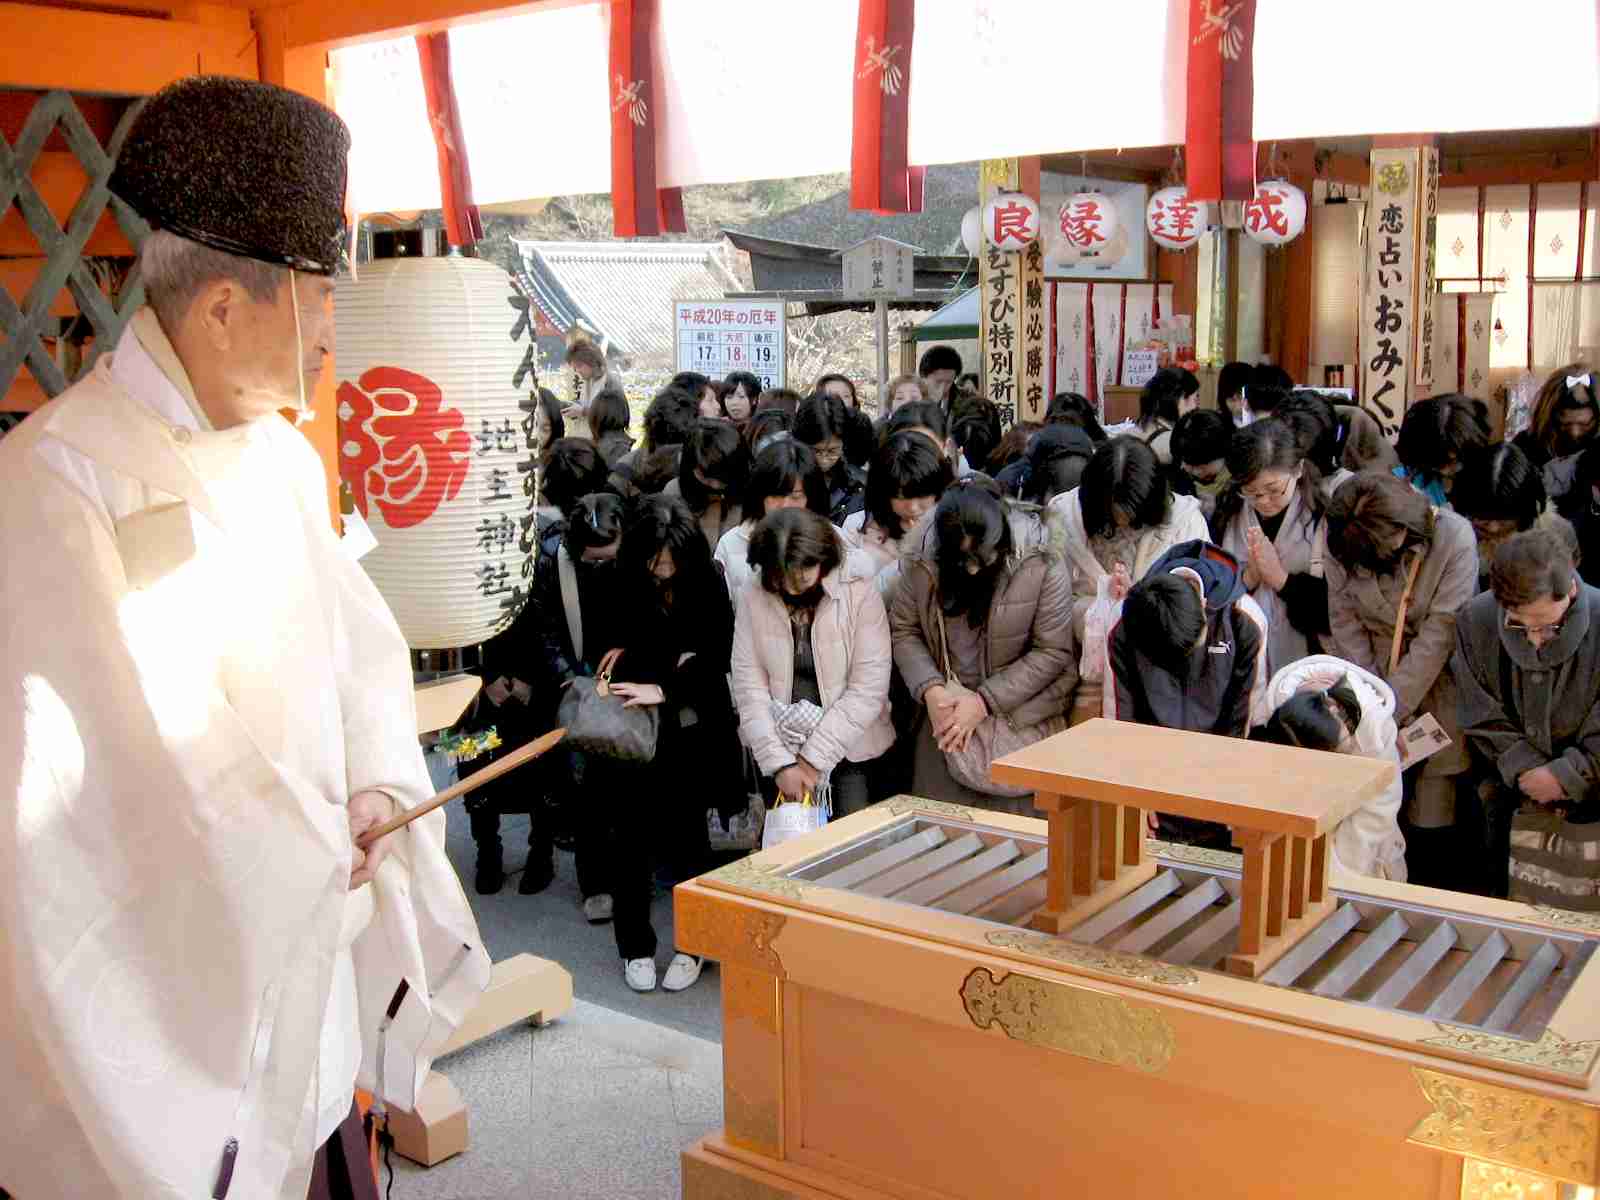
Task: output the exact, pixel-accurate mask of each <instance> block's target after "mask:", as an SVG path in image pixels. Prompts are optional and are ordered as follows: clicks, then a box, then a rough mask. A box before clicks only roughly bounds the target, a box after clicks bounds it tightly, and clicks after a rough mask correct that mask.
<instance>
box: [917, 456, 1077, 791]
mask: <svg viewBox="0 0 1600 1200" xmlns="http://www.w3.org/2000/svg"><path fill="white" fill-rule="evenodd" d="M919 543H920V544H919V545H918V546H917V548H916V549H915V550H914V551H913V552H912V553H911V554H910V555H909V556H908V560H907V562H906V563H905V564H904V571H903V575H902V578H901V580H900V584H899V586H898V587H897V588H896V589H895V591H894V594H893V596H892V598H891V600H890V608H889V627H890V630H891V632H892V634H893V638H894V661H895V666H896V667H897V668H898V669H899V673H900V676H901V678H902V680H903V681H904V683H905V686H906V689H907V691H908V692H909V693H910V698H911V700H912V702H913V703H915V704H916V705H918V706H920V709H921V711H920V713H919V715H918V718H917V720H916V721H915V724H914V731H913V735H912V736H913V739H914V741H913V749H912V752H911V753H912V778H911V790H912V791H913V792H914V793H916V794H917V795H919V796H926V797H929V798H930V799H935V800H949V801H954V802H956V803H960V804H972V805H976V806H977V807H980V808H990V807H1005V802H997V800H996V798H995V797H993V796H989V795H985V794H984V793H981V792H977V791H974V790H973V789H971V788H969V787H967V786H966V785H965V784H963V783H962V782H960V781H959V780H958V779H956V778H955V776H954V775H953V774H952V773H951V771H950V766H949V764H948V762H947V761H946V759H945V752H946V751H947V750H953V749H958V748H962V747H964V746H965V745H966V742H967V740H968V739H969V738H970V737H971V735H972V733H973V731H974V730H975V729H976V728H977V727H978V726H979V725H980V724H981V723H982V722H984V721H985V720H987V719H988V718H989V717H990V716H998V717H1002V718H1004V720H1005V721H1006V722H1007V723H1008V724H1009V725H1010V726H1011V727H1012V729H1014V730H1016V731H1018V732H1019V733H1022V734H1023V735H1024V736H1025V737H1026V738H1027V739H1028V740H1031V741H1037V740H1038V739H1040V738H1043V737H1047V736H1049V735H1050V734H1052V733H1056V732H1059V731H1060V730H1062V729H1065V728H1066V706H1067V702H1068V700H1069V699H1070V697H1071V696H1072V690H1073V687H1074V685H1075V684H1076V683H1077V666H1076V663H1077V656H1076V654H1075V653H1074V647H1073V640H1072V586H1071V578H1070V575H1069V572H1068V570H1067V566H1066V564H1065V563H1064V562H1062V561H1061V558H1060V556H1059V555H1058V554H1057V553H1056V552H1055V551H1054V550H1052V549H1051V548H1050V544H1049V537H1048V535H1047V534H1046V531H1045V528H1044V524H1043V522H1042V520H1041V519H1040V514H1039V510H1038V509H1037V508H1035V507H1034V506H1032V505H1026V504H1021V503H1019V502H1018V501H1014V500H1008V499H1006V498H1005V497H1004V496H1003V495H1002V494H1001V492H1000V489H999V487H998V486H996V485H995V484H994V482H993V481H991V480H987V479H983V480H970V481H967V482H965V483H959V484H956V485H955V486H953V487H951V488H950V489H949V490H948V491H946V492H945V494H944V495H943V496H942V497H941V498H940V499H939V503H938V504H937V505H936V506H935V508H934V511H933V519H932V521H931V522H930V523H929V524H928V526H927V528H926V529H925V531H924V532H923V533H922V534H921V536H920V539H919ZM952 681H954V682H958V683H960V684H961V685H962V686H961V688H960V689H959V690H958V689H953V688H951V687H949V686H947V685H948V684H949V683H950V682H952ZM1028 811H1031V803H1029V807H1028Z"/></svg>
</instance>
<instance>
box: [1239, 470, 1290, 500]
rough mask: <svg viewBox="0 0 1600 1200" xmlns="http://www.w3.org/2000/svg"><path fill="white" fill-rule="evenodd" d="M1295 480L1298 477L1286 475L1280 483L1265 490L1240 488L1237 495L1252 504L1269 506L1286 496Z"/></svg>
mask: <svg viewBox="0 0 1600 1200" xmlns="http://www.w3.org/2000/svg"><path fill="white" fill-rule="evenodd" d="M1297 478H1299V477H1298V476H1296V475H1286V476H1284V479H1283V482H1282V483H1279V484H1276V485H1274V486H1272V487H1267V488H1240V489H1239V494H1240V495H1241V496H1243V497H1244V498H1245V499H1246V500H1248V501H1250V502H1251V503H1252V504H1262V503H1266V504H1270V503H1272V502H1273V501H1275V500H1282V499H1283V498H1284V497H1285V496H1287V495H1288V494H1289V489H1290V488H1292V487H1293V486H1294V484H1295V480H1296V479H1297Z"/></svg>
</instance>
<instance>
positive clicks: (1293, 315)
mask: <svg viewBox="0 0 1600 1200" xmlns="http://www.w3.org/2000/svg"><path fill="white" fill-rule="evenodd" d="M1260 153H1261V156H1262V158H1261V161H1260V163H1259V164H1258V166H1257V173H1258V174H1260V175H1261V176H1262V177H1263V178H1265V177H1266V176H1267V173H1268V172H1271V171H1272V170H1273V161H1274V158H1273V155H1272V152H1271V148H1270V147H1269V146H1263V147H1262V148H1261V151H1260ZM1276 164H1277V165H1276V173H1277V174H1278V175H1279V176H1282V177H1283V178H1285V179H1287V180H1288V181H1289V182H1290V183H1292V184H1294V185H1295V187H1297V188H1299V189H1300V190H1301V191H1302V192H1304V193H1305V194H1306V227H1305V231H1304V232H1303V233H1301V235H1300V236H1299V237H1297V238H1295V239H1294V241H1292V242H1290V243H1289V244H1288V245H1286V246H1284V247H1282V248H1281V249H1276V250H1269V251H1268V252H1267V269H1266V280H1267V303H1266V330H1265V334H1266V336H1265V339H1264V344H1265V346H1266V348H1267V353H1268V354H1270V355H1271V356H1272V361H1273V362H1275V363H1277V364H1278V365H1279V366H1280V367H1282V368H1283V369H1284V370H1285V371H1287V372H1289V377H1290V378H1291V379H1293V380H1294V381H1295V382H1296V383H1305V384H1310V383H1321V382H1322V381H1321V380H1313V379H1307V378H1306V375H1307V373H1308V372H1309V371H1310V370H1311V265H1312V246H1313V245H1315V242H1314V241H1313V240H1312V239H1314V238H1315V237H1316V208H1315V206H1313V205H1312V204H1311V203H1310V201H1311V193H1312V188H1313V186H1314V185H1315V182H1316V176H1317V168H1316V144H1315V143H1314V142H1280V143H1278V147H1277V154H1276ZM1234 279H1235V283H1234V285H1233V286H1234V287H1237V282H1236V281H1237V275H1235V277H1234ZM1229 307H1230V311H1232V310H1234V305H1232V304H1230V306H1229Z"/></svg>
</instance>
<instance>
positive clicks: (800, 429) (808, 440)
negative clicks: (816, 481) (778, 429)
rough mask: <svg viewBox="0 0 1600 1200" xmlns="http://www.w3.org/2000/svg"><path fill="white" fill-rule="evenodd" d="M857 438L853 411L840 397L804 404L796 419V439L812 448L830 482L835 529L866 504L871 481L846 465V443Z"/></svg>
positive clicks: (826, 396)
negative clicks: (865, 497)
mask: <svg viewBox="0 0 1600 1200" xmlns="http://www.w3.org/2000/svg"><path fill="white" fill-rule="evenodd" d="M852 436H853V431H852V429H851V421H850V410H849V407H848V406H847V405H846V404H845V402H844V401H843V400H841V399H839V397H837V396H831V395H829V394H828V393H826V392H817V393H816V394H814V395H812V396H808V397H807V398H806V399H805V400H803V401H802V402H801V404H800V408H799V410H798V411H797V412H796V413H795V415H794V439H795V441H797V442H800V443H801V444H803V445H806V446H809V447H810V448H811V452H812V453H813V454H815V455H816V456H817V465H818V466H819V467H821V468H822V474H823V475H824V477H825V478H826V479H827V482H828V518H829V520H831V521H832V522H833V523H834V524H835V525H841V524H843V523H844V519H845V518H846V517H848V516H849V515H850V514H851V513H853V512H855V511H857V510H858V509H859V508H860V507H861V504H862V499H861V496H862V493H863V492H864V491H865V490H866V486H867V477H866V473H865V472H864V471H861V470H859V469H858V468H856V467H852V466H851V465H850V464H849V463H848V462H846V461H845V456H844V450H845V442H846V441H847V440H848V439H849V438H850V437H852Z"/></svg>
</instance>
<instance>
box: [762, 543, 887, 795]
mask: <svg viewBox="0 0 1600 1200" xmlns="http://www.w3.org/2000/svg"><path fill="white" fill-rule="evenodd" d="M822 590H823V593H824V598H823V601H822V603H821V604H820V605H818V606H817V614H816V618H815V620H814V623H813V624H812V627H811V651H812V655H813V658H814V660H815V663H816V669H817V690H818V691H819V692H821V693H822V707H823V709H824V714H823V718H822V721H821V723H820V724H819V725H818V726H817V728H816V730H815V731H814V732H813V733H812V735H811V739H810V740H809V741H808V742H807V743H806V744H805V745H804V746H803V747H802V748H801V750H800V753H801V755H802V756H803V757H804V758H805V760H806V761H807V762H808V763H810V764H811V765H812V766H813V767H815V768H816V769H817V770H818V771H821V772H824V773H826V772H829V771H832V770H833V768H834V767H836V766H837V765H838V764H839V763H840V761H842V760H846V759H848V760H849V761H850V762H869V761H871V760H872V759H874V758H877V757H878V756H879V755H880V754H882V753H883V752H884V751H885V750H887V749H889V747H890V746H892V745H893V744H894V726H893V725H891V724H890V723H889V672H890V668H891V666H892V664H893V656H892V652H891V649H890V644H889V618H888V615H887V614H886V613H885V612H884V607H883V599H882V597H881V596H879V595H878V587H877V584H876V583H875V582H874V581H873V580H872V579H870V578H849V577H847V573H846V572H844V571H843V570H842V568H841V569H835V570H834V571H832V572H830V573H829V574H828V576H827V577H826V578H825V579H824V580H823V581H822ZM793 688H794V629H793V626H792V625H791V623H790V621H789V612H788V609H787V608H786V607H785V606H784V603H783V601H782V600H780V599H779V598H778V597H776V596H774V595H773V594H772V593H771V592H769V591H767V589H766V588H764V587H762V586H761V584H760V582H759V581H755V582H752V583H751V585H750V586H748V587H746V588H745V589H744V590H743V591H742V592H740V593H739V609H738V615H737V616H736V617H735V619H734V625H733V695H734V700H735V702H736V703H737V704H738V706H739V733H740V735H741V736H742V737H743V739H744V742H745V745H747V746H749V747H750V750H751V752H752V753H753V754H754V755H755V756H756V763H757V765H758V766H759V767H760V768H761V772H762V774H764V775H776V774H777V773H778V772H779V771H781V770H782V769H783V768H784V767H786V766H788V765H789V764H790V763H792V762H793V761H794V755H792V754H791V753H789V751H788V750H786V749H784V746H783V743H782V742H781V741H780V740H779V738H778V735H777V733H776V731H775V730H774V728H773V723H772V701H773V700H778V701H780V702H782V703H785V704H787V703H788V702H789V701H790V700H791V699H792V698H793Z"/></svg>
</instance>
